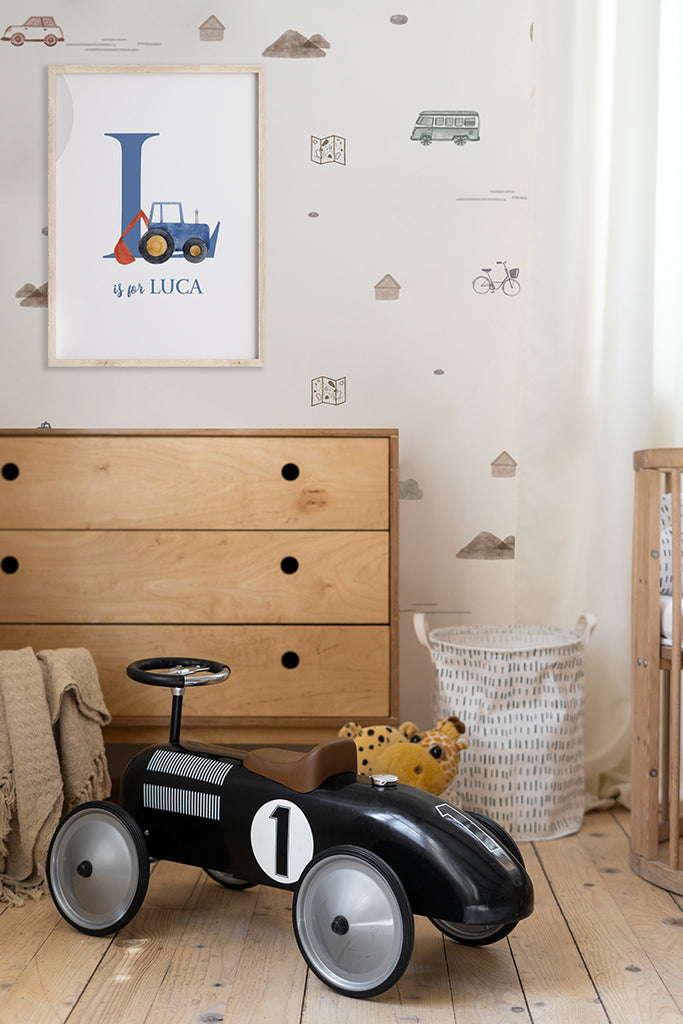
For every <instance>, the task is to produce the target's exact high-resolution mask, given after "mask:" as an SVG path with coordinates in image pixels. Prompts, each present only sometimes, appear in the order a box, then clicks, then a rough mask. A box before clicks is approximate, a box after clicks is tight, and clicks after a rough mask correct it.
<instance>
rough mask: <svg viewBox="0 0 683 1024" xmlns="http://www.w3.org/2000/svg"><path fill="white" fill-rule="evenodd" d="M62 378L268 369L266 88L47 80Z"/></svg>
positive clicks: (156, 77)
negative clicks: (161, 370) (83, 372)
mask: <svg viewBox="0 0 683 1024" xmlns="http://www.w3.org/2000/svg"><path fill="white" fill-rule="evenodd" d="M48 111H49V118H48V122H49V138H48V154H49V182H48V189H49V225H48V238H49V268H48V364H49V365H50V366H207V365H211V366H262V365H263V364H264V352H263V346H264V341H263V320H264V308H263V307H264V252H263V240H264V224H263V212H264V201H263V190H264V167H263V162H264V73H263V68H262V67H258V66H225V65H197V66H163V65H160V66H153V67H152V66H150V67H146V66H145V67H135V66H124V65H122V66H120V67H109V66H97V67H91V66H75V65H63V66H58V67H50V68H49V90H48Z"/></svg>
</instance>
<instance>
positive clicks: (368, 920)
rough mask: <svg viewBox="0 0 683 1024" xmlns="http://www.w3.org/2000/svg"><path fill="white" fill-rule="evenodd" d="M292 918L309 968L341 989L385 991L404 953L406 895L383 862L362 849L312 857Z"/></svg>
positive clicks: (410, 930) (410, 928) (408, 926)
mask: <svg viewBox="0 0 683 1024" xmlns="http://www.w3.org/2000/svg"><path fill="white" fill-rule="evenodd" d="M292 918H293V922H294V934H295V936H296V940H297V942H298V944H299V949H300V950H301V953H302V955H303V957H304V959H305V960H306V962H307V963H308V965H309V967H310V968H311V970H312V971H313V972H314V973H315V974H317V976H318V977H319V978H320V979H321V981H324V982H325V984H326V985H328V986H329V987H330V988H331V989H334V991H335V992H340V993H342V995H346V996H354V997H355V998H367V997H369V996H375V995H379V994H380V992H385V991H386V989H388V988H390V987H391V986H392V985H393V984H394V983H395V982H396V981H398V979H399V978H400V977H401V975H402V974H403V972H404V970H405V969H406V966H407V964H408V961H409V959H410V954H411V952H412V949H413V936H414V925H413V915H412V912H411V909H410V904H409V903H408V897H407V896H406V894H405V890H404V888H403V886H402V884H401V882H400V880H399V878H398V877H397V875H396V874H395V872H394V871H393V870H392V869H391V868H390V867H389V865H388V864H385V862H384V861H383V860H381V858H380V857H377V856H375V854H373V853H370V852H369V851H367V850H363V849H360V848H358V847H354V846H338V847H333V848H332V849H331V850H326V851H325V852H324V853H322V854H320V856H318V857H316V858H315V859H314V860H312V861H311V863H310V864H309V865H308V867H307V868H306V870H305V871H304V873H303V875H302V877H301V881H300V882H299V886H298V888H297V890H296V893H295V896H294V902H293V905H292Z"/></svg>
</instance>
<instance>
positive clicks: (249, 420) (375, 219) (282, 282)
mask: <svg viewBox="0 0 683 1024" xmlns="http://www.w3.org/2000/svg"><path fill="white" fill-rule="evenodd" d="M0 11H1V12H2V13H1V15H0V21H2V22H3V25H2V28H4V27H5V25H6V24H10V23H15V24H16V23H20V22H23V21H24V20H25V19H26V18H27V17H28V16H29V14H30V13H33V12H32V11H31V10H29V9H28V8H26V7H25V5H22V4H18V3H16V2H15V0H11V2H10V0H1V2H0ZM35 13H41V14H50V15H52V16H53V17H54V18H55V20H56V21H57V22H58V24H59V25H61V26H62V28H63V29H64V33H65V42H64V43H59V44H57V46H55V47H54V48H52V49H48V48H47V47H45V46H44V45H43V44H41V43H31V44H28V43H27V44H25V45H24V46H22V47H14V46H11V45H10V43H8V42H5V41H2V42H0V88H1V90H2V96H3V105H2V113H1V114H0V118H1V124H2V152H1V155H0V186H1V188H0V203H1V208H2V226H3V232H2V235H3V239H4V244H3V246H2V250H1V252H0V311H1V317H2V319H1V323H2V336H1V341H0V424H1V425H2V426H4V427H19V426H21V427H25V426H38V425H40V424H41V423H42V422H43V421H49V422H50V423H51V424H52V425H53V426H54V427H83V428H87V427H174V426H180V427H310V428H322V429H324V428H327V427H373V426H381V427H398V428H399V431H400V477H401V480H402V481H404V483H405V487H404V493H405V494H406V495H413V496H412V497H408V496H406V497H405V498H404V499H403V500H402V501H401V503H400V558H401V623H402V630H401V715H402V717H404V718H413V719H415V720H416V721H418V722H419V723H421V724H427V723H428V722H430V721H431V706H430V685H431V669H430V666H429V661H428V658H427V655H426V652H425V651H424V650H423V649H422V648H420V647H419V646H418V644H417V642H416V640H415V638H414V636H413V633H412V625H411V612H412V610H413V609H418V610H428V611H429V612H430V613H431V619H430V623H433V624H434V625H438V624H447V623H451V622H452V623H467V622H484V621H486V622H510V621H512V587H513V581H514V570H515V562H514V559H513V558H506V559H502V560H501V559H476V560H472V559H465V558H458V557H457V554H458V552H459V551H460V550H461V549H462V548H463V547H464V546H465V545H467V544H468V543H469V542H470V541H472V540H473V538H475V537H476V536H477V535H478V534H479V533H481V532H482V531H488V532H490V533H492V534H495V535H496V536H497V537H499V538H501V539H503V538H507V537H510V536H512V535H514V533H515V515H516V484H517V481H516V478H515V477H514V476H510V477H498V476H493V475H492V470H491V462H492V461H493V460H494V459H496V457H497V456H498V455H499V454H500V453H501V452H502V451H507V452H509V453H510V455H511V456H512V457H513V458H515V457H516V456H517V445H518V431H519V415H518V362H519V352H520V339H521V329H522V324H523V321H524V304H525V278H524V272H525V251H526V235H527V219H528V207H529V203H528V199H527V184H528V163H529V131H530V123H531V97H532V60H533V43H532V33H531V31H530V29H531V22H532V19H533V3H532V2H531V0H519V2H515V3H510V2H509V0H488V2H487V3H486V4H472V3H468V2H465V0H405V2H400V3H399V2H398V0H397V2H396V3H391V2H388V0H372V2H371V3H368V2H367V0H347V2H345V3H343V4H342V3H333V2H332V0H278V2H275V0H240V2H236V0H233V2H226V0H217V2H216V3H215V4H212V3H206V2H204V0H202V3H198V2H196V0H164V2H159V0H146V3H145V4H140V3H139V2H138V0H118V2H117V3H116V4H114V3H104V2H93V0H71V2H65V0H61V2H59V0H52V2H50V3H48V4H44V5H43V7H42V8H41V9H40V12H38V11H37V10H36V11H35ZM212 14H213V15H215V16H216V17H217V18H218V19H219V20H220V21H221V22H222V24H223V25H224V26H225V32H224V37H223V39H222V40H221V41H216V42H205V41H202V40H201V39H200V33H199V26H200V25H201V24H203V23H204V22H205V20H206V19H207V18H208V17H209V16H210V15H212ZM395 15H403V16H404V17H405V18H407V20H405V21H403V23H396V19H395V21H393V22H392V20H391V19H392V16H395ZM399 20H400V19H399ZM289 29H293V30H296V31H298V32H300V33H301V34H302V35H304V36H306V37H310V36H312V35H314V34H316V33H318V34H320V35H322V36H323V37H324V38H325V39H326V40H327V41H328V42H329V48H326V49H325V56H324V57H322V58H316V59H296V58H273V57H264V56H262V53H263V51H264V50H265V49H266V47H268V46H269V45H270V44H272V43H273V42H274V41H275V40H276V39H278V37H279V36H280V35H281V34H282V33H283V32H285V31H286V30H289ZM112 39H116V40H118V41H117V42H115V43H112V42H111V40H112ZM103 40H105V41H106V43H104V44H103ZM103 45H104V49H102V46H103ZM105 63H112V64H128V63H130V64H259V65H263V66H264V68H265V96H266V102H265V110H266V133H265V137H266V153H265V159H266V211H265V229H266V245H265V258H266V307H265V308H266V315H265V366H264V367H260V368H224V367H217V368H196V367H195V368H159V369H156V368H129V367H93V368H80V367H79V368H73V367H52V368H48V366H47V310H46V309H45V308H42V307H22V306H21V304H20V303H21V298H20V297H17V294H16V293H17V292H18V291H21V290H22V289H23V288H24V286H25V285H26V284H28V283H31V284H33V285H35V286H40V285H42V284H43V283H44V282H45V281H46V280H47V239H46V237H45V234H44V233H43V228H44V227H45V225H46V224H47V187H46V184H47V141H46V116H47V72H46V68H47V66H48V65H49V64H105ZM429 108H434V109H472V110H477V111H478V112H479V113H480V116H481V140H480V141H479V142H476V143H475V142H469V143H467V144H466V145H464V146H455V145H453V144H452V143H446V142H439V143H433V144H432V145H431V146H422V145H420V144H419V143H418V142H415V141H411V140H410V133H411V129H412V126H413V124H414V121H415V118H416V116H417V114H418V113H419V112H420V111H421V110H423V109H429ZM111 130H116V129H115V128H112V129H111ZM328 134H337V135H340V136H343V137H344V138H345V139H346V148H347V156H346V161H347V162H346V165H344V166H342V165H339V164H330V165H324V166H319V165H317V164H315V163H313V162H312V161H311V160H310V137H311V136H312V135H318V136H321V135H328ZM311 213H317V214H318V216H317V217H311V216H310V214H311ZM96 215H97V211H92V210H91V211H88V210H84V211H83V216H85V217H89V216H96ZM497 260H507V261H508V265H509V266H510V267H519V268H520V271H519V281H520V284H521V292H520V294H519V295H517V296H506V295H503V293H502V292H501V291H497V292H496V293H495V294H493V295H478V294H475V292H474V291H473V288H472V281H473V279H474V277H475V276H476V275H477V274H478V273H480V271H481V268H482V267H494V268H495V267H496V261H497ZM385 274H391V275H392V276H393V277H394V278H395V279H396V281H397V282H398V283H399V284H400V285H401V290H400V298H399V299H398V300H397V301H377V300H376V299H375V291H374V286H375V284H376V283H377V282H378V281H379V280H380V279H381V278H383V277H384V275H385ZM494 276H495V275H494ZM499 276H500V275H499ZM223 328H224V324H221V323H216V324H215V325H214V329H215V330H216V331H220V330H222V329H223ZM92 329H93V331H97V329H98V325H97V323H93V325H92ZM437 371H438V372H437ZM321 375H325V376H329V377H332V378H339V377H346V381H347V400H346V402H344V403H343V404H340V405H337V406H332V405H317V406H312V405H311V380H312V379H313V378H315V377H318V376H321ZM411 480H412V481H416V484H417V486H416V487H415V486H414V485H412V484H409V483H408V481H411ZM420 494H421V497H419V496H418V495H420Z"/></svg>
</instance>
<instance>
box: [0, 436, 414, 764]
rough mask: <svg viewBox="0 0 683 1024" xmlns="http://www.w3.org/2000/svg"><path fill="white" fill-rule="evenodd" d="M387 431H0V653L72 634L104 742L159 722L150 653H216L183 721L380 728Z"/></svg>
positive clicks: (389, 589)
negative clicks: (213, 680) (144, 663)
mask: <svg viewBox="0 0 683 1024" xmlns="http://www.w3.org/2000/svg"><path fill="white" fill-rule="evenodd" d="M397 462H398V433H397V431H396V430H328V431H310V430H293V431H284V430H252V431H238V430H223V431H217V430H213V431H207V430H164V431H159V430H154V431H153V430H126V431H107V430H100V431H82V430H49V429H40V430H0V569H1V570H2V571H0V648H4V649H14V648H18V647H23V646H27V645H29V646H31V647H33V648H34V650H36V651H38V650H41V649H43V648H54V647H86V648H88V650H90V651H91V653H92V655H93V657H94V659H95V662H96V664H97V667H98V671H99V676H100V682H101V684H102V689H103V691H104V695H105V699H106V702H107V706H108V708H109V710H110V712H111V714H112V716H113V720H112V724H111V725H110V726H109V727H108V728H107V729H106V730H105V739H106V740H107V741H108V742H109V743H114V744H116V743H137V742H143V743H146V742H155V741H157V740H160V739H163V738H165V737H166V736H167V734H168V720H169V712H170V695H169V694H168V692H167V691H166V690H163V689H159V688H157V687H151V686H142V685H140V684H139V683H134V682H132V681H131V680H129V679H128V677H127V676H126V673H125V668H126V665H127V664H128V663H129V662H130V661H134V660H137V659H139V658H145V657H153V656H158V655H170V656H175V655H178V656H183V655H187V656H189V657H203V658H211V659H216V660H220V661H225V662H227V664H229V665H230V667H231V669H232V675H231V678H230V679H229V680H228V682H227V683H223V684H220V685H218V686H212V687H205V688H202V689H197V690H193V691H192V692H190V693H188V695H187V697H186V699H185V708H184V712H183V723H184V725H183V735H184V736H185V737H187V738H194V739H204V740H208V741H210V742H213V741H220V742H247V743H251V742H254V743H271V742H279V743H311V744H313V743H317V742H320V741H321V740H323V739H327V738H331V737H333V736H335V735H336V733H337V730H338V728H339V726H340V725H342V723H343V722H345V721H347V720H348V719H356V720H359V721H361V722H365V723H370V722H384V723H388V724H391V723H396V722H397V721H398V718H397V716H398V686H397V634H398V607H397V595H398V585H397V548H398V544H397V508H398V476H397Z"/></svg>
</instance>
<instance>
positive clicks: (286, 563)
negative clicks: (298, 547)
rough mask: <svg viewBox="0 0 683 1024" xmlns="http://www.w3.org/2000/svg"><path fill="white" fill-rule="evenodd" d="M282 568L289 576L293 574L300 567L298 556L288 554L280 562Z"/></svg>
mask: <svg viewBox="0 0 683 1024" xmlns="http://www.w3.org/2000/svg"><path fill="white" fill-rule="evenodd" d="M280 568H281V569H282V571H283V572H286V573H287V575H288V576H291V575H292V573H294V572H296V571H297V569H298V568H299V563H298V562H297V560H296V558H293V557H292V555H286V556H285V557H284V558H283V559H282V561H281V562H280Z"/></svg>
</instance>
